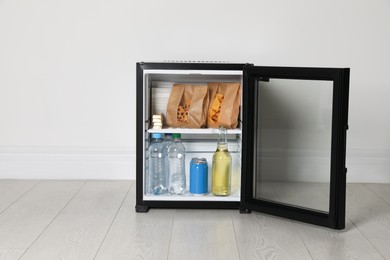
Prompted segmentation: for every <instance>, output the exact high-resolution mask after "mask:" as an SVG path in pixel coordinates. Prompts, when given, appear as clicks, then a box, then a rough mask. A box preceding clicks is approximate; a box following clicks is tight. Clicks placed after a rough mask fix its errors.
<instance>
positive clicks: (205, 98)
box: [166, 84, 209, 128]
mask: <svg viewBox="0 0 390 260" xmlns="http://www.w3.org/2000/svg"><path fill="white" fill-rule="evenodd" d="M208 104H209V92H208V88H207V86H206V85H202V86H196V85H191V84H174V85H173V87H172V90H171V93H170V95H169V99H168V105H167V113H166V125H167V126H168V127H184V128H202V127H205V126H206V122H207V109H208Z"/></svg>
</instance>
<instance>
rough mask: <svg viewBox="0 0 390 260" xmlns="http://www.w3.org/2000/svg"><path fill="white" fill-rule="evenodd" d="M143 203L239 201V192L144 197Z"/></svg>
mask: <svg viewBox="0 0 390 260" xmlns="http://www.w3.org/2000/svg"><path fill="white" fill-rule="evenodd" d="M144 200H145V201H240V191H236V192H233V193H232V194H230V195H229V196H214V195H213V194H212V193H209V194H207V195H200V196H198V195H193V194H191V193H186V194H184V195H145V194H144Z"/></svg>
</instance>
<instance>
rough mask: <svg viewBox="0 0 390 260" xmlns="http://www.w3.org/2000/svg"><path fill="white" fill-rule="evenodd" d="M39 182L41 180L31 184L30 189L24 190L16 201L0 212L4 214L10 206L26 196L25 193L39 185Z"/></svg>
mask: <svg viewBox="0 0 390 260" xmlns="http://www.w3.org/2000/svg"><path fill="white" fill-rule="evenodd" d="M38 183H40V181H37V182H36V183H35V184H34V185H32V186H31V188H30V189H28V190H27V191H26V192H24V193H23V194H22V195H20V196H19V197H18V198H17V199H16V200H15V201H14V202H12V203H11V204H9V205H8V206H7V207H6V208H5V209H3V210H2V211H1V212H0V214H2V213H3V212H4V211H6V210H7V209H8V208H10V207H11V206H12V205H14V204H15V203H16V202H18V201H19V200H20V199H21V198H22V197H24V195H26V194H27V193H28V192H30V191H31V190H32V189H33V188H34V187H35V186H37V185H38Z"/></svg>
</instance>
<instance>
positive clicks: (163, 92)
mask: <svg viewBox="0 0 390 260" xmlns="http://www.w3.org/2000/svg"><path fill="white" fill-rule="evenodd" d="M136 67H137V94H136V95H137V96H136V99H137V103H136V135H137V136H136V142H137V144H136V156H137V164H136V206H135V208H136V211H137V212H148V210H149V209H150V208H197V209H206V208H207V209H229V208H230V209H231V208H236V209H239V212H240V213H250V212H251V211H257V212H262V213H265V214H271V215H275V216H279V217H284V218H288V219H293V220H297V221H302V222H307V223H311V224H314V225H319V226H325V227H329V228H333V229H344V228H345V199H346V173H347V169H346V167H345V153H346V131H347V129H348V95H349V71H350V70H349V68H318V67H317V68H309V67H269V66H254V65H253V64H237V63H224V62H177V61H172V62H139V63H137V65H136ZM208 82H240V87H241V89H240V95H241V96H240V98H241V102H240V104H241V106H240V108H239V109H240V111H239V115H238V122H239V123H238V126H237V128H235V129H228V130H227V139H228V147H229V151H230V153H231V156H232V176H231V183H232V184H231V186H232V190H231V194H230V195H229V196H213V195H212V193H211V188H210V186H211V181H209V188H208V190H209V194H207V195H204V196H194V195H193V194H191V193H189V192H188V190H189V189H188V187H187V193H186V194H184V195H176V196H173V195H169V194H167V195H148V194H146V192H145V176H146V171H147V167H148V146H149V142H150V136H151V134H152V133H162V134H166V133H180V134H181V136H182V141H183V144H184V146H185V148H186V167H187V168H186V175H187V180H188V171H189V165H190V160H191V158H193V157H203V158H206V160H207V162H208V169H209V170H208V174H209V180H211V177H210V175H211V167H212V165H211V162H212V160H211V158H212V156H213V154H214V152H215V149H216V145H217V136H218V129H214V128H196V129H195V128H194V129H191V128H163V129H153V127H152V124H151V122H152V116H153V114H156V113H165V111H166V106H167V102H168V99H169V94H170V91H171V89H172V86H173V84H175V83H189V84H207V83H208ZM188 185H189V184H188V181H187V186H188Z"/></svg>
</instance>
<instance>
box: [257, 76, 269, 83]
mask: <svg viewBox="0 0 390 260" xmlns="http://www.w3.org/2000/svg"><path fill="white" fill-rule="evenodd" d="M256 79H257V80H258V81H263V82H269V78H266V77H258V78H256Z"/></svg>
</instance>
